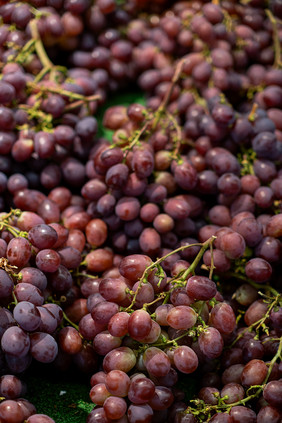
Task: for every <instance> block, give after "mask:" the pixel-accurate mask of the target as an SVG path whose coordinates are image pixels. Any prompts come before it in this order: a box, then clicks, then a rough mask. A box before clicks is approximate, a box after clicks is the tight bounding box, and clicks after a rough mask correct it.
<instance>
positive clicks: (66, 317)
mask: <svg viewBox="0 0 282 423" xmlns="http://www.w3.org/2000/svg"><path fill="white" fill-rule="evenodd" d="M63 316H64V319H65V320H66V321H67V322H68V323H69V324H70V325H71V326H72V327H74V328H75V329H76V330H77V331H78V332H79V327H78V325H76V324H75V323H73V322H72V321H71V320H70V319H69V318H68V316H67V315H66V313H65V312H64V311H63Z"/></svg>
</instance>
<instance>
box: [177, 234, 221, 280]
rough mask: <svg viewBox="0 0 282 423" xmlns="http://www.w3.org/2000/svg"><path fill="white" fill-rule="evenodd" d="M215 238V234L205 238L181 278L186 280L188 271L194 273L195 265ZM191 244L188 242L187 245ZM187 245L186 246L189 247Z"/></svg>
mask: <svg viewBox="0 0 282 423" xmlns="http://www.w3.org/2000/svg"><path fill="white" fill-rule="evenodd" d="M215 239H216V237H215V236H211V237H210V238H209V239H207V241H205V242H204V243H203V244H201V245H202V248H201V249H200V251H199V252H198V254H197V256H196V258H195V260H194V261H193V263H192V264H191V265H190V266H189V267H188V269H186V270H185V272H184V273H183V275H182V277H181V280H186V279H187V278H188V276H189V274H190V273H194V272H195V270H196V267H197V266H198V264H199V262H200V260H201V258H202V257H203V255H204V252H205V251H206V250H207V249H208V247H209V246H211V245H212V243H213V242H214V240H215ZM192 245H193V244H190V245H189V246H192ZM194 245H195V244H194ZM189 246H188V247H189ZM186 247H187V246H186Z"/></svg>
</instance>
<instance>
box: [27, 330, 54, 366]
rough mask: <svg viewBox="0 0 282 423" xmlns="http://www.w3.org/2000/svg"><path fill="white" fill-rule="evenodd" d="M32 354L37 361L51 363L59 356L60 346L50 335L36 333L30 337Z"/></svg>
mask: <svg viewBox="0 0 282 423" xmlns="http://www.w3.org/2000/svg"><path fill="white" fill-rule="evenodd" d="M30 352H31V355H32V357H33V358H35V360H37V361H39V362H41V363H51V362H52V361H54V360H55V358H56V356H57V354H58V345H57V343H56V341H55V339H54V338H53V337H52V336H51V335H49V334H48V333H43V332H34V333H32V334H31V335H30Z"/></svg>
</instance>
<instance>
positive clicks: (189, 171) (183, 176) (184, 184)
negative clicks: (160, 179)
mask: <svg viewBox="0 0 282 423" xmlns="http://www.w3.org/2000/svg"><path fill="white" fill-rule="evenodd" d="M174 177H175V181H176V182H177V184H178V185H179V186H180V187H181V188H182V189H184V190H187V191H189V190H191V189H193V188H195V186H196V183H197V172H196V170H195V169H194V168H193V167H192V166H191V165H190V164H188V163H184V164H181V165H178V166H176V168H175V171H174Z"/></svg>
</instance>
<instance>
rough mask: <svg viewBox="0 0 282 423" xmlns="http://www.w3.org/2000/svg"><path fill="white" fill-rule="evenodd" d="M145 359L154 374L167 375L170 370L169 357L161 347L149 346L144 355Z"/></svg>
mask: <svg viewBox="0 0 282 423" xmlns="http://www.w3.org/2000/svg"><path fill="white" fill-rule="evenodd" d="M143 360H144V364H145V367H146V369H147V371H148V372H149V373H150V374H152V375H153V376H156V377H160V376H165V375H167V374H168V372H169V370H170V366H171V365H170V361H169V358H168V356H167V355H166V354H165V353H164V352H163V351H162V350H160V349H159V348H156V347H150V348H148V349H147V350H146V351H145V353H144V355H143Z"/></svg>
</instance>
